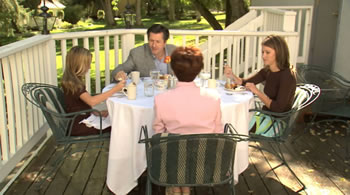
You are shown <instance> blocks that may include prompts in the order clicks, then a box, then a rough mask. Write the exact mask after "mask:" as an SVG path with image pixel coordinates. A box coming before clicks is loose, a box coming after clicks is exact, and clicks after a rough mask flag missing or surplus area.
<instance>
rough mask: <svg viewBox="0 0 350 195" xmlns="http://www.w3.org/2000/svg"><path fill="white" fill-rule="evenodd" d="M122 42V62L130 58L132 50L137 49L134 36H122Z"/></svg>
mask: <svg viewBox="0 0 350 195" xmlns="http://www.w3.org/2000/svg"><path fill="white" fill-rule="evenodd" d="M121 37H122V38H121V40H122V61H123V62H125V60H126V59H127V58H128V56H129V52H130V50H131V49H133V48H134V47H135V35H134V34H125V35H122V36H121Z"/></svg>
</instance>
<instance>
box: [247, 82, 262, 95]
mask: <svg viewBox="0 0 350 195" xmlns="http://www.w3.org/2000/svg"><path fill="white" fill-rule="evenodd" d="M245 88H247V89H248V90H249V91H251V92H253V93H254V94H257V92H258V91H259V89H258V88H257V87H256V85H255V84H254V83H246V84H245Z"/></svg>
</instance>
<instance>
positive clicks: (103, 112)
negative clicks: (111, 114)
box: [92, 110, 108, 117]
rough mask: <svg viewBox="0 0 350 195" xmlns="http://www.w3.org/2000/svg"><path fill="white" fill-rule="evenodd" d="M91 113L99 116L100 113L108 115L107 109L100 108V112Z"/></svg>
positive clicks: (104, 115)
mask: <svg viewBox="0 0 350 195" xmlns="http://www.w3.org/2000/svg"><path fill="white" fill-rule="evenodd" d="M92 114H93V115H95V116H100V114H101V116H102V117H107V116H108V111H107V110H102V111H100V112H92Z"/></svg>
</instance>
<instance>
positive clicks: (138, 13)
mask: <svg viewBox="0 0 350 195" xmlns="http://www.w3.org/2000/svg"><path fill="white" fill-rule="evenodd" d="M141 19H142V15H141V0H136V25H137V26H142V25H143V24H142V20H141Z"/></svg>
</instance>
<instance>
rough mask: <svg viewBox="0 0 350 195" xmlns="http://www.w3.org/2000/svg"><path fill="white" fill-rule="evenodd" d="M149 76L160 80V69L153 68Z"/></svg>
mask: <svg viewBox="0 0 350 195" xmlns="http://www.w3.org/2000/svg"><path fill="white" fill-rule="evenodd" d="M149 76H150V77H151V79H152V80H153V81H155V80H158V79H159V76H160V71H159V70H151V71H150V72H149Z"/></svg>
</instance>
